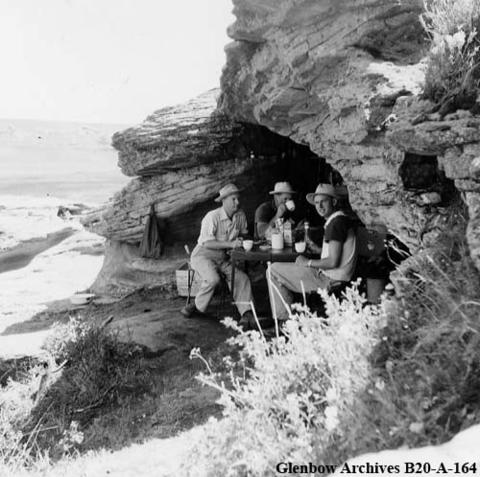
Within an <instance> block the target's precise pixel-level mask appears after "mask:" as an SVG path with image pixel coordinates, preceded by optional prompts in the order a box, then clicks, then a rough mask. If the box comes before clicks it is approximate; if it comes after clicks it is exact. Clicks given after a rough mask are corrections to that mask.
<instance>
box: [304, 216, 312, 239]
mask: <svg viewBox="0 0 480 477" xmlns="http://www.w3.org/2000/svg"><path fill="white" fill-rule="evenodd" d="M303 228H304V231H305V233H304V238H303V240H304V241H305V242H306V241H307V238H308V234H309V231H310V222H308V220H305V222H304V224H303Z"/></svg>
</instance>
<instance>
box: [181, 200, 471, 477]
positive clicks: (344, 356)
mask: <svg viewBox="0 0 480 477" xmlns="http://www.w3.org/2000/svg"><path fill="white" fill-rule="evenodd" d="M449 220H451V221H452V227H446V230H448V232H447V233H445V234H444V235H443V236H441V237H440V238H439V240H438V241H437V244H436V248H435V249H434V250H433V249H432V250H428V249H427V250H424V251H423V252H421V253H418V254H417V255H416V256H414V257H410V258H408V259H407V260H405V261H404V262H403V263H402V265H401V266H400V267H399V269H398V270H397V271H396V272H395V274H394V276H393V281H394V283H395V288H396V293H397V295H396V296H395V297H392V298H388V299H386V298H384V299H383V301H382V304H381V306H380V307H367V306H365V304H364V300H363V298H362V297H360V296H359V295H358V293H357V292H356V290H355V289H353V290H350V291H349V292H348V294H347V297H346V299H345V300H344V301H343V302H342V303H339V302H338V301H337V300H336V299H335V298H332V297H328V296H323V299H324V300H325V301H326V305H327V306H326V313H327V318H326V319H322V318H318V317H317V316H315V315H312V313H310V312H309V311H308V310H307V309H304V308H302V307H300V308H298V309H297V313H296V314H295V315H294V316H292V318H291V320H289V322H288V323H287V327H286V336H285V337H280V338H277V339H274V340H272V341H270V342H268V341H265V340H264V339H263V338H262V336H261V335H260V334H259V333H257V332H248V333H243V332H240V334H239V335H238V337H236V338H233V339H231V340H230V342H231V343H233V344H234V345H235V346H237V347H238V348H239V349H240V350H241V351H240V358H239V359H238V360H237V361H233V360H230V359H226V360H225V361H226V362H225V368H226V371H225V368H224V370H223V373H222V374H215V373H213V371H211V369H210V364H209V363H207V362H206V361H205V363H206V365H207V367H208V373H207V374H203V375H201V376H200V379H201V380H202V382H204V383H206V384H208V385H210V386H213V387H216V388H217V389H219V390H220V391H221V394H222V397H221V399H220V403H221V404H222V405H223V407H224V413H223V415H224V417H223V419H222V420H219V421H218V420H214V419H211V420H210V421H209V423H208V425H207V426H206V427H205V430H204V432H203V433H202V440H201V441H199V442H195V443H194V446H193V448H192V451H191V459H190V462H189V463H187V464H185V474H187V475H205V476H237V475H238V476H245V475H277V473H276V471H275V466H276V465H277V464H278V463H280V462H289V461H290V462H296V463H301V462H317V463H318V462H323V463H327V462H328V463H332V464H337V465H338V464H341V463H342V462H343V461H345V460H346V459H348V458H351V457H353V456H356V455H359V454H362V453H365V452H374V451H379V450H382V449H388V448H396V447H400V446H409V447H417V446H423V445H428V444H439V443H442V442H445V441H447V440H449V439H450V438H451V437H453V436H454V435H455V434H456V433H457V432H459V431H460V430H462V429H463V428H466V427H468V426H470V425H473V424H475V423H477V422H480V404H479V401H478V396H479V395H480V323H479V322H478V314H479V311H480V277H479V273H478V270H477V269H476V268H475V266H474V264H473V262H472V260H471V258H470V256H469V253H468V247H467V245H466V243H465V225H466V219H465V217H463V215H462V210H461V209H456V210H455V212H452V216H451V217H450V219H449ZM227 324H228V326H230V327H232V328H235V325H234V324H233V322H231V321H228V322H227ZM192 356H193V357H198V358H201V359H203V358H202V357H201V355H200V353H199V350H193V352H192ZM472 457H474V456H472Z"/></svg>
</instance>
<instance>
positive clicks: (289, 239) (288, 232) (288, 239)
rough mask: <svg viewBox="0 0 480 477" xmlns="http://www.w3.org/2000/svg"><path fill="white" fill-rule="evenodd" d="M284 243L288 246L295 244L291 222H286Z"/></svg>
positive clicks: (284, 225)
mask: <svg viewBox="0 0 480 477" xmlns="http://www.w3.org/2000/svg"><path fill="white" fill-rule="evenodd" d="M283 241H284V242H285V245H288V246H292V244H293V233H292V223H291V222H290V220H287V221H285V222H284V224H283Z"/></svg>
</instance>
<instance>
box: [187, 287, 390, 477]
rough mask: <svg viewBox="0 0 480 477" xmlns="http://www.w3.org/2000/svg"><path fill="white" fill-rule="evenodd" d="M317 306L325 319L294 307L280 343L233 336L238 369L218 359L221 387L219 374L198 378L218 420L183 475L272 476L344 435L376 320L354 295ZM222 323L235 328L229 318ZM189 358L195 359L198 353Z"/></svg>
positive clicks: (364, 375) (253, 335)
mask: <svg viewBox="0 0 480 477" xmlns="http://www.w3.org/2000/svg"><path fill="white" fill-rule="evenodd" d="M322 293H323V292H322ZM324 299H325V300H326V302H327V305H326V313H327V316H328V319H321V318H318V317H317V316H316V315H312V313H311V312H310V311H308V309H306V308H304V307H298V308H297V312H296V313H295V314H294V315H293V316H292V317H291V319H290V320H289V321H288V323H287V324H286V325H285V336H281V337H279V338H275V339H273V340H271V341H266V340H265V339H264V338H263V337H262V336H261V335H260V334H259V333H258V332H247V333H244V332H240V334H239V335H238V336H237V337H234V338H231V339H230V343H231V344H233V345H235V346H239V347H240V348H241V350H242V351H241V353H240V363H233V362H231V361H229V360H228V359H227V360H226V365H227V368H229V369H230V372H229V373H227V377H228V382H227V383H225V382H224V381H223V379H224V378H225V374H222V375H220V376H219V375H216V374H214V373H213V372H211V370H210V372H209V373H208V374H202V375H201V376H200V379H201V380H202V381H203V382H204V383H206V384H208V385H210V386H213V387H215V388H217V389H219V390H220V391H221V393H222V397H221V398H220V403H221V404H222V405H223V406H224V412H223V415H224V418H223V419H222V420H220V421H217V420H216V419H213V418H212V419H211V420H210V421H209V423H208V424H207V425H206V428H205V431H204V433H202V440H201V442H197V443H195V446H194V447H193V449H192V453H191V458H190V462H189V463H187V464H186V468H185V473H186V474H188V475H205V476H217V475H218V476H222V477H223V476H232V475H277V472H276V469H275V467H276V465H277V464H278V463H279V462H285V461H292V462H308V461H312V462H314V460H312V456H313V455H314V453H315V450H314V449H315V448H319V447H320V448H322V449H327V448H329V447H330V446H331V445H332V443H334V442H335V441H336V439H337V438H338V436H340V435H342V434H344V433H345V432H347V429H346V428H345V427H344V423H345V422H349V421H351V420H352V419H354V415H355V413H356V410H355V402H356V398H355V396H356V395H357V394H358V393H359V392H360V391H361V390H363V389H364V387H365V386H366V384H367V382H368V379H369V376H370V374H371V371H370V366H371V365H370V363H369V362H368V355H369V354H370V352H371V350H372V349H373V346H374V344H375V343H376V342H377V331H378V329H379V327H380V326H381V319H380V316H379V313H378V308H376V307H370V306H365V300H364V298H363V297H361V296H360V295H359V294H358V292H357V291H356V289H352V290H348V291H347V296H346V299H345V300H343V301H342V302H339V301H338V300H337V299H336V298H334V297H328V296H326V295H325V294H324ZM226 324H227V326H229V327H231V328H236V324H235V323H234V322H233V321H232V320H230V319H227V320H226ZM192 357H200V358H201V355H200V354H199V350H198V349H196V350H193V352H192ZM239 364H240V369H239ZM207 366H208V363H207ZM208 369H210V368H208ZM239 371H240V372H239ZM327 461H328V460H323V462H327ZM317 462H320V461H319V460H317Z"/></svg>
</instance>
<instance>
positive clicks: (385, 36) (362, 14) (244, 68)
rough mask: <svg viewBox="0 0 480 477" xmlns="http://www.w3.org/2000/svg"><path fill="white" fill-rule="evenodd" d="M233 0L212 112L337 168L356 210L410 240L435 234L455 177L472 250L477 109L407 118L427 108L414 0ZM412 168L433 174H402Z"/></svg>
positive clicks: (444, 218)
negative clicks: (470, 113) (440, 118)
mask: <svg viewBox="0 0 480 477" xmlns="http://www.w3.org/2000/svg"><path fill="white" fill-rule="evenodd" d="M234 4H235V9H234V14H235V15H236V16H237V21H236V22H235V23H234V24H233V25H232V27H231V28H230V30H229V34H230V36H231V37H232V38H233V39H234V40H236V41H235V42H234V43H233V44H232V45H230V46H229V47H228V49H227V65H226V68H225V69H224V73H223V77H222V96H221V101H220V109H221V111H222V112H224V113H225V114H227V115H228V116H229V117H232V118H235V119H239V120H245V121H249V122H252V123H256V124H260V125H264V126H266V127H268V128H269V129H270V130H272V131H274V132H277V133H279V134H281V135H284V136H288V137H290V138H291V139H293V140H294V141H296V142H298V143H301V144H305V145H307V146H308V147H309V148H310V149H311V150H312V151H313V152H314V153H315V154H317V155H318V156H320V157H325V158H326V159H327V161H328V162H329V163H330V164H331V165H333V166H334V167H335V168H336V169H338V170H339V171H340V172H341V174H342V176H343V178H344V180H345V182H346V183H347V184H348V186H349V191H350V196H351V202H352V204H353V206H354V208H355V209H356V210H357V212H358V213H359V215H360V216H361V217H362V218H363V219H365V220H366V221H367V222H368V221H372V220H380V221H383V222H385V223H386V224H387V225H388V226H389V228H390V229H391V230H392V231H393V232H394V233H395V234H396V235H398V236H399V237H400V238H401V239H402V240H403V241H404V242H405V243H407V244H408V245H409V246H410V247H411V249H412V250H415V249H416V248H418V247H419V246H422V245H425V244H427V245H428V244H431V243H434V242H435V240H436V237H437V236H438V233H439V232H440V231H441V230H442V229H443V228H444V227H445V226H446V224H448V223H449V220H448V217H449V216H450V213H451V210H450V209H451V207H453V206H454V204H457V201H458V197H459V194H458V193H457V194H456V193H455V190H454V186H453V182H452V181H451V180H449V178H450V179H454V180H455V186H456V187H457V188H458V190H459V191H462V192H465V194H464V198H465V199H466V201H467V205H468V208H469V212H470V225H469V229H468V238H469V243H470V245H471V247H472V254H473V256H474V257H476V256H477V255H478V252H477V251H476V250H477V249H478V237H477V236H478V232H476V231H477V230H478V220H479V218H478V199H477V196H476V193H475V191H474V189H475V187H476V186H475V185H474V184H473V182H472V177H471V174H470V168H471V167H473V168H474V166H473V165H471V164H473V159H474V157H476V153H474V152H472V148H475V147H476V146H472V144H476V143H477V142H478V135H477V122H478V121H479V119H478V118H474V117H465V116H463V117H459V116H457V117H455V118H451V119H448V118H447V120H446V122H441V123H438V122H437V123H435V124H433V123H432V122H431V121H429V122H427V123H425V122H424V123H419V124H417V125H414V124H413V123H415V122H416V121H418V117H419V116H422V115H425V112H427V111H428V110H429V109H430V108H431V106H432V105H429V104H425V103H424V102H422V101H420V100H418V98H417V96H415V95H418V93H420V91H421V85H422V82H423V77H424V64H423V63H422V62H421V61H420V59H421V57H422V55H423V53H424V52H425V45H424V32H423V30H422V27H421V25H420V23H419V19H418V17H419V14H420V13H421V6H422V2H421V1H415V0H411V1H405V2H401V3H399V2H396V1H393V0H391V1H388V0H384V1H368V0H364V1H360V2H359V1H352V0H340V1H338V0H337V1H330V0H324V1H318V2H311V1H308V0H278V1H277V0H276V1H273V0H251V1H249V0H234ZM409 98H411V99H409ZM406 103H408V104H409V105H410V106H409V108H407V109H408V112H407V111H404V112H403V119H402V120H400V119H399V118H398V116H400V115H402V108H403V109H405V108H404V105H405V104H406ZM402 105H403V106H402ZM460 116H462V115H460ZM387 130H390V131H391V133H389V135H386V132H387ZM467 146H468V147H467ZM465 147H467V149H466V152H464V151H465ZM465 154H466V155H467V156H468V157H465ZM437 156H438V157H437ZM458 161H460V162H461V163H462V164H464V167H463V169H462V170H461V171H460V170H459V167H460V166H457V165H456V164H458ZM454 164H455V165H456V166H455V168H456V169H457V170H455V171H454V170H453V169H452V166H453V165H454ZM467 170H468V173H467V175H465V172H466V171H467ZM412 175H417V176H418V177H424V178H425V177H426V178H429V177H430V178H434V179H435V180H426V181H424V183H421V181H417V182H419V183H418V184H417V185H413V186H412V184H405V182H404V179H405V177H404V176H412ZM460 176H461V177H460ZM477 263H478V262H477ZM479 265H480V263H479Z"/></svg>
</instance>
